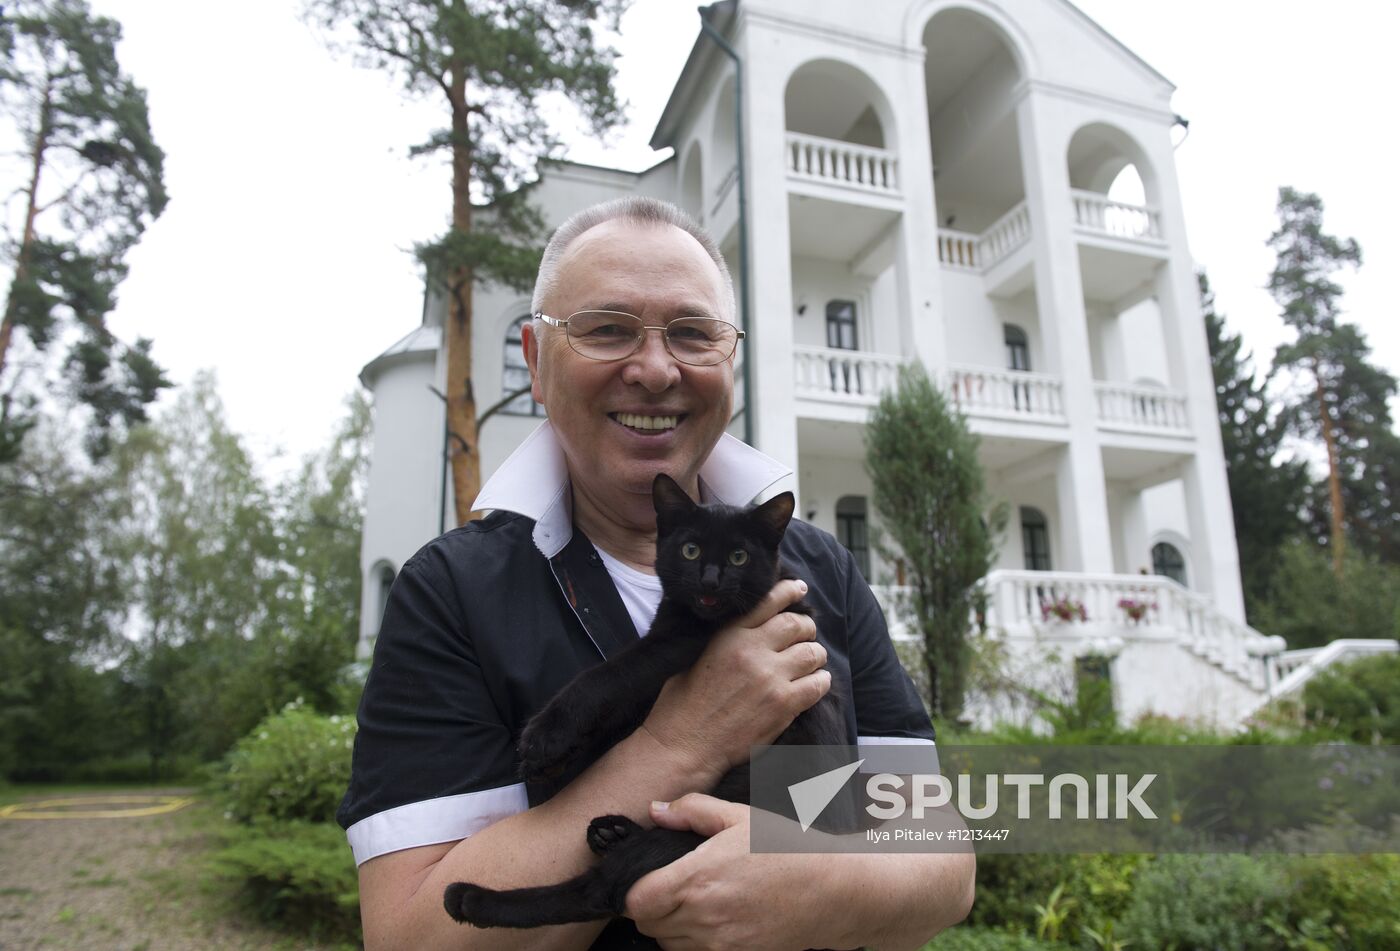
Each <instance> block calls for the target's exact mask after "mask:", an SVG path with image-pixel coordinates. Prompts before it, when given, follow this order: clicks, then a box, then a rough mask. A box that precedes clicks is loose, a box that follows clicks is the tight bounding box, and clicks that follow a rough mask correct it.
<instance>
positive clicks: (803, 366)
mask: <svg viewBox="0 0 1400 951" xmlns="http://www.w3.org/2000/svg"><path fill="white" fill-rule="evenodd" d="M793 357H794V359H795V361H796V363H795V365H794V367H793V381H794V391H795V392H796V394H797V396H798V398H799V399H809V400H821V401H824V402H828V403H841V404H845V405H847V406H874V405H875V404H876V403H878V402H879V401H880V394H881V393H883V392H885V391H886V390H889V389H893V388H894V385H895V382H896V381H897V380H898V379H899V365H900V364H901V363H903V362H904V361H903V360H902V359H900V358H899V357H896V356H891V355H889V354H885V353H866V352H864V351H861V350H834V349H829V348H827V347H803V346H797V347H794V348H793Z"/></svg>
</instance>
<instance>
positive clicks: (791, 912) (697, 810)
mask: <svg viewBox="0 0 1400 951" xmlns="http://www.w3.org/2000/svg"><path fill="white" fill-rule="evenodd" d="M664 805H665V804H662V803H656V804H653V806H652V810H651V815H652V819H653V820H654V821H655V822H656V824H657V825H658V826H664V827H666V828H668V829H679V830H689V831H692V832H697V833H699V834H700V835H703V836H707V837H708V838H707V839H706V841H705V842H704V843H702V844H701V846H700V847H699V848H698V849H696V850H695V851H694V852H691V853H690V854H689V855H686V856H684V857H683V858H680V859H677V860H676V861H675V862H672V863H671V864H670V865H668V866H666V867H665V868H663V869H658V870H657V871H655V872H652V873H651V874H650V875H646V876H644V877H643V878H641V879H640V880H639V881H638V882H637V884H635V885H633V886H632V889H631V891H629V892H628V893H627V917H629V918H631V919H633V921H635V922H636V924H637V929H638V930H639V931H641V933H642V934H645V935H650V936H651V937H653V938H655V939H656V940H657V941H659V942H660V943H661V946H662V947H663V948H665V949H666V951H689V949H699V948H706V949H720V951H723V949H729V948H734V949H740V948H742V949H755V951H762V949H798V951H800V949H803V948H810V947H815V946H816V945H818V944H820V943H821V939H820V938H819V937H814V936H813V928H814V926H815V925H817V923H816V922H813V921H812V920H811V918H810V913H809V910H808V909H805V908H804V902H803V898H804V897H805V894H806V893H805V891H804V890H803V888H802V882H803V881H804V880H806V879H807V878H808V877H809V873H808V871H807V869H806V868H805V867H804V865H805V862H804V860H807V859H810V858H811V857H810V856H805V855H779V854H771V855H768V854H756V853H750V852H749V807H748V806H745V805H739V804H737V803H732V802H725V801H724V800H722V799H715V798H714V797H712V796H705V795H701V794H699V793H692V794H690V795H688V796H683V797H682V798H680V799H677V800H676V801H675V802H673V803H670V804H669V806H668V807H665V808H661V807H662V806H664ZM816 930H818V931H819V930H820V929H819V927H818V928H817V929H816Z"/></svg>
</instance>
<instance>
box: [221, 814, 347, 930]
mask: <svg viewBox="0 0 1400 951" xmlns="http://www.w3.org/2000/svg"><path fill="white" fill-rule="evenodd" d="M229 840H230V844H228V845H227V846H225V847H224V848H223V849H221V850H220V851H218V852H217V853H215V855H214V857H213V859H212V862H213V867H214V871H215V873H216V874H217V875H220V876H223V877H227V878H230V879H233V880H236V881H237V882H238V883H240V884H241V886H242V888H243V890H244V897H245V898H246V899H247V900H248V901H249V902H250V903H251V904H252V905H253V907H254V910H255V911H256V912H257V914H258V915H259V916H260V917H262V918H264V919H266V920H268V921H274V922H278V923H281V924H285V925H289V926H291V927H292V928H295V929H297V930H299V931H303V932H307V933H309V934H311V935H313V936H316V937H321V938H339V939H344V940H349V941H354V942H356V943H357V944H358V940H359V934H360V897H359V886H358V882H357V878H356V872H355V861H354V859H353V858H352V856H351V854H350V847H349V846H348V845H347V844H346V841H345V833H344V832H342V831H341V830H340V827H339V826H336V825H333V824H331V823H324V822H269V821H262V822H259V823H258V824H256V825H254V826H251V827H240V828H238V829H237V832H236V833H235V834H231V835H230V836H229Z"/></svg>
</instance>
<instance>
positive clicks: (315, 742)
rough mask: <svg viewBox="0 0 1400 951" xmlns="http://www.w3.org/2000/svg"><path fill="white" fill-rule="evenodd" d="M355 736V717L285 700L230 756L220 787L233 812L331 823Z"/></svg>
mask: <svg viewBox="0 0 1400 951" xmlns="http://www.w3.org/2000/svg"><path fill="white" fill-rule="evenodd" d="M354 741H355V718H354V717H349V716H340V715H331V716H324V715H322V714H319V713H315V712H313V711H311V710H309V709H306V707H305V706H303V705H302V704H301V703H300V702H299V701H294V702H292V703H289V704H287V706H286V707H285V708H284V709H283V710H282V712H281V713H277V714H274V715H272V716H270V717H268V718H267V719H265V720H263V721H262V722H261V723H259V724H258V725H257V726H256V727H254V728H253V732H251V733H249V734H248V735H247V736H245V737H244V738H243V739H241V740H239V741H238V743H237V745H236V746H234V748H233V751H232V752H231V753H230V754H229V756H228V760H227V762H228V771H227V773H226V774H225V776H224V778H223V780H222V786H223V796H224V801H225V804H226V808H227V809H228V811H229V813H230V814H231V817H232V818H235V819H237V820H238V821H240V822H254V821H258V820H267V819H273V820H287V819H301V820H305V821H308V822H333V821H334V819H335V810H336V807H337V806H338V805H340V800H341V798H342V797H343V796H344V795H345V789H346V787H347V786H348V785H349V784H350V752H351V749H352V748H353V747H354ZM342 836H343V834H342ZM343 844H344V843H343V838H342V845H343Z"/></svg>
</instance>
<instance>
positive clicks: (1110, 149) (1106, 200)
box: [1066, 122, 1162, 239]
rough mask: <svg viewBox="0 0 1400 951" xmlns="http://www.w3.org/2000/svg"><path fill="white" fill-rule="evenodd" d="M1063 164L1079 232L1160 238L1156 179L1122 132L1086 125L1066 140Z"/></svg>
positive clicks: (1142, 155)
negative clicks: (1066, 169) (1065, 164)
mask: <svg viewBox="0 0 1400 951" xmlns="http://www.w3.org/2000/svg"><path fill="white" fill-rule="evenodd" d="M1066 162H1067V164H1068V169H1069V184H1070V188H1071V189H1072V191H1073V196H1074V214H1075V223H1076V224H1077V225H1078V226H1079V227H1080V228H1081V229H1086V230H1088V231H1094V232H1102V233H1104V234H1107V235H1111V236H1113V237H1119V238H1153V239H1159V238H1161V237H1162V225H1161V216H1160V215H1159V214H1158V211H1157V208H1158V201H1157V180H1156V176H1155V175H1154V174H1153V171H1152V168H1151V166H1150V165H1149V164H1148V162H1147V156H1146V153H1145V152H1144V151H1143V150H1142V148H1141V147H1140V146H1139V145H1138V144H1137V142H1136V141H1134V140H1133V139H1132V137H1131V136H1129V135H1128V134H1127V133H1126V132H1124V131H1123V130H1122V129H1119V128H1117V127H1115V126H1111V125H1108V124H1107V123H1103V122H1094V123H1090V124H1089V125H1086V126H1084V127H1083V128H1081V129H1079V130H1078V131H1077V132H1075V133H1074V136H1073V137H1072V138H1071V139H1070V142H1069V150H1068V153H1067V156H1066Z"/></svg>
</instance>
